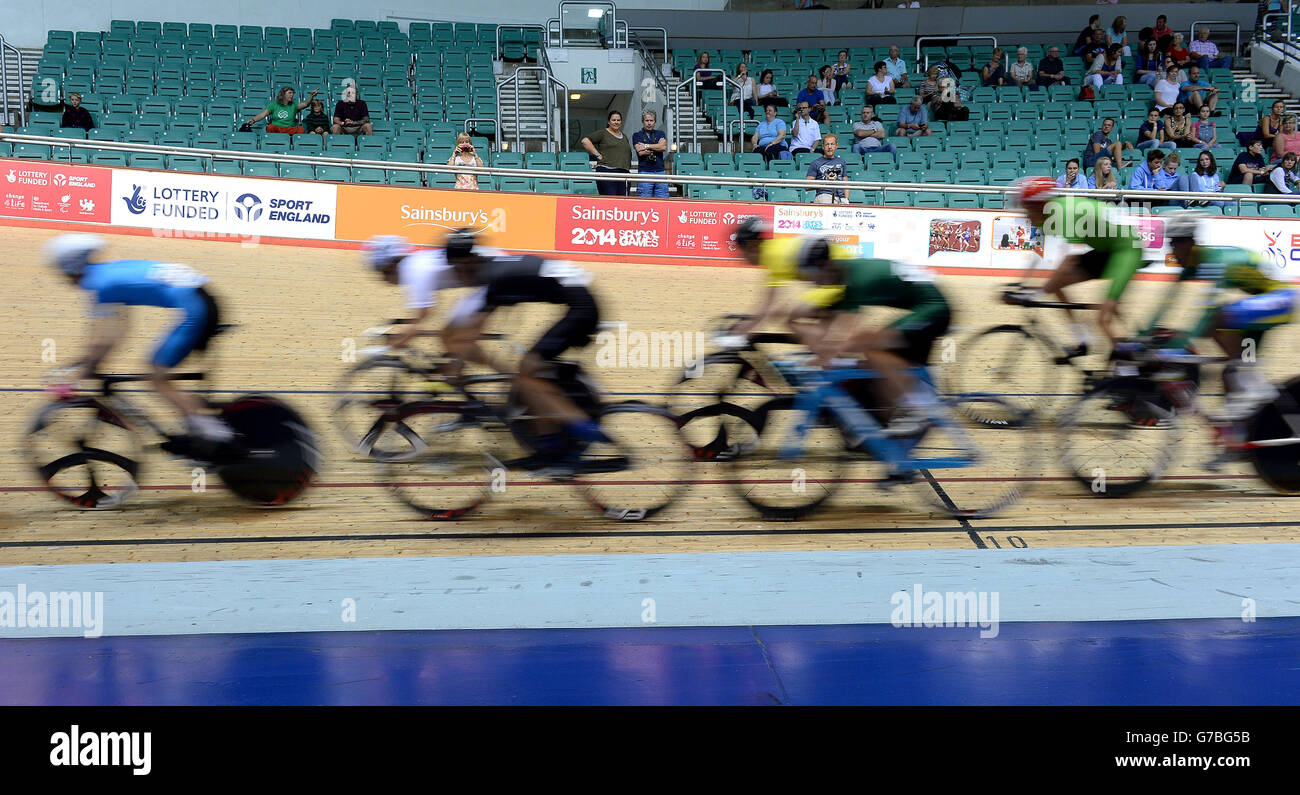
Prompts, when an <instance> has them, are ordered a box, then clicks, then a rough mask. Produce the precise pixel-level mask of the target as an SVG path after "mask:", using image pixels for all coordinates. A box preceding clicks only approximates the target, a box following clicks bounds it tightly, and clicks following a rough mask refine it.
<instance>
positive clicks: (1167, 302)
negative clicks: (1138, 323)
mask: <svg viewBox="0 0 1300 795" xmlns="http://www.w3.org/2000/svg"><path fill="white" fill-rule="evenodd" d="M1182 286H1183V283H1182V282H1174V283H1173V284H1172V285H1170V286H1169V289H1167V290H1165V294H1164V295H1163V296H1162V297H1161V298H1160V304H1159V306H1157V307H1156V312H1155V314H1154V315H1152V316H1151V320H1150V322H1148V323H1147V325H1146V328H1144V329H1142V331H1141V333H1142V334H1150V333H1152V332H1153V331H1155V330H1156V329H1157V328H1159V327H1160V319H1161V318H1163V317H1164V316H1165V313H1166V312H1168V311H1169V308H1170V307H1172V306H1173V305H1174V304H1175V303H1177V301H1178V296H1179V295H1180V294H1181V292H1182Z"/></svg>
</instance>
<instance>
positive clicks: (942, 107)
mask: <svg viewBox="0 0 1300 795" xmlns="http://www.w3.org/2000/svg"><path fill="white" fill-rule="evenodd" d="M930 112H931V114H932V115H933V116H934V118H936V119H938V120H939V121H967V120H968V119H970V108H968V107H966V106H964V105H962V102H961V94H960V93H958V91H957V86H956V83H955V81H954V80H953V79H952V78H951V77H942V78H940V79H939V81H938V87H937V89H936V90H935V91H934V92H933V94H932V95H931V99H930Z"/></svg>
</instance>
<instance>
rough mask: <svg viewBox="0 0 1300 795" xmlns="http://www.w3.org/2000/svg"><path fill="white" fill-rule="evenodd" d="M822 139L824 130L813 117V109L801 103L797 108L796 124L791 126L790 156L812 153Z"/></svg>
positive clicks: (805, 103)
mask: <svg viewBox="0 0 1300 795" xmlns="http://www.w3.org/2000/svg"><path fill="white" fill-rule="evenodd" d="M821 139H822V128H821V125H819V124H818V123H817V120H816V119H814V118H813V117H812V108H811V107H810V106H809V105H808V103H807V102H803V101H800V102H799V104H798V105H796V106H795V114H794V122H793V123H792V124H791V125H790V154H791V155H792V156H793V155H797V154H801V153H803V152H811V151H813V150H814V149H816V148H817V144H818V143H820V142H821Z"/></svg>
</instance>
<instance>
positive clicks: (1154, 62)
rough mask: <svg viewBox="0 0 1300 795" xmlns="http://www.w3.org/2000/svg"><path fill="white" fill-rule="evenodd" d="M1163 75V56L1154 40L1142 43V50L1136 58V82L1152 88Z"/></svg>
mask: <svg viewBox="0 0 1300 795" xmlns="http://www.w3.org/2000/svg"><path fill="white" fill-rule="evenodd" d="M1164 73H1165V56H1164V53H1162V52H1160V48H1159V46H1158V45H1157V44H1156V40H1155V39H1147V40H1146V41H1144V42H1142V49H1140V50H1139V51H1138V56H1137V81H1138V82H1139V83H1142V84H1143V85H1148V86H1154V85H1155V84H1156V81H1157V80H1159V79H1160V78H1161V77H1162V76H1163V75H1164Z"/></svg>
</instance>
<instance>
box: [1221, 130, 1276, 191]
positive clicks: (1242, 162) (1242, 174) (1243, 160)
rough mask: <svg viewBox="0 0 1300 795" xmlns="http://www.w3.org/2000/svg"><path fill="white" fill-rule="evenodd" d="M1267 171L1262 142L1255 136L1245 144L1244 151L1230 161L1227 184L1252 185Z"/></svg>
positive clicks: (1266, 160)
mask: <svg viewBox="0 0 1300 795" xmlns="http://www.w3.org/2000/svg"><path fill="white" fill-rule="evenodd" d="M1267 173H1268V159H1267V158H1265V157H1264V142H1263V141H1261V140H1260V139H1258V138H1256V139H1255V140H1253V141H1251V142H1250V143H1248V144H1246V151H1244V152H1242V153H1241V154H1239V155H1237V159H1236V160H1234V161H1232V167H1231V168H1229V169H1228V184H1229V185H1254V184H1255V180H1257V179H1260V178H1261V177H1263V176H1264V175H1265V174H1267ZM1261 181H1262V180H1261Z"/></svg>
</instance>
